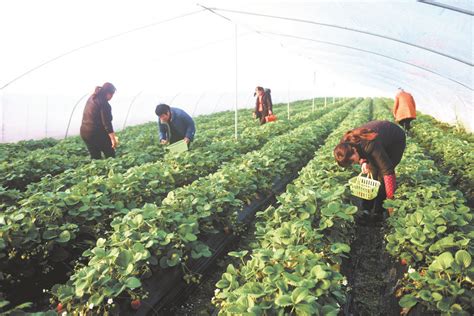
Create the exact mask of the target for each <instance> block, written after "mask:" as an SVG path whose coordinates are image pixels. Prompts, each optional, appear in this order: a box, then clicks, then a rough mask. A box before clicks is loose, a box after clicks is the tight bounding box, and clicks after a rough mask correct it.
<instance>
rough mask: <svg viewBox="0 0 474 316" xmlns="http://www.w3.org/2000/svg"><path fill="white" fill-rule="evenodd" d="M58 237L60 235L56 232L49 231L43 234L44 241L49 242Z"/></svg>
mask: <svg viewBox="0 0 474 316" xmlns="http://www.w3.org/2000/svg"><path fill="white" fill-rule="evenodd" d="M57 236H58V233H57V232H56V231H54V230H47V231H45V232H44V233H43V239H46V240H49V239H53V238H56V237H57Z"/></svg>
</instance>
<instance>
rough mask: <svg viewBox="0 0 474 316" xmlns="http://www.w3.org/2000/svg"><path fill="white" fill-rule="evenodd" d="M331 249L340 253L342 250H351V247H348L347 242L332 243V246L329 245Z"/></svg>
mask: <svg viewBox="0 0 474 316" xmlns="http://www.w3.org/2000/svg"><path fill="white" fill-rule="evenodd" d="M331 251H332V252H333V253H342V252H350V251H351V247H349V245H347V244H343V243H338V242H337V243H334V244H333V245H332V246H331Z"/></svg>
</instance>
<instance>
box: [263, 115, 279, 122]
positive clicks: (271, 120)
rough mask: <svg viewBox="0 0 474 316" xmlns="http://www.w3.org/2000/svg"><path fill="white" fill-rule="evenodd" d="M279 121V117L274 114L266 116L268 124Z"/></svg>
mask: <svg viewBox="0 0 474 316" xmlns="http://www.w3.org/2000/svg"><path fill="white" fill-rule="evenodd" d="M276 120H277V117H276V115H274V114H270V115H268V116H265V122H266V123H268V122H275V121H276Z"/></svg>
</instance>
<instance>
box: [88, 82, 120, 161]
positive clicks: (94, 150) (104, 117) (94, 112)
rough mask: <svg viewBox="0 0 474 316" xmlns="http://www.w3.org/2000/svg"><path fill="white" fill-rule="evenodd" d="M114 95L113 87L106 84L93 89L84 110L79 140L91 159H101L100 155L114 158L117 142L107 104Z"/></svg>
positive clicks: (109, 107) (109, 108) (110, 108)
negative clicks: (82, 141) (83, 144)
mask: <svg viewBox="0 0 474 316" xmlns="http://www.w3.org/2000/svg"><path fill="white" fill-rule="evenodd" d="M114 93H115V87H114V86H113V85H112V84H111V83H109V82H106V83H104V84H103V85H102V87H96V88H95V91H94V93H93V94H92V95H91V96H90V97H89V99H88V100H87V103H86V106H85V108H84V113H83V115H82V124H81V138H82V140H84V142H85V143H86V146H87V149H88V150H89V153H90V155H91V158H92V159H101V158H102V153H104V155H105V157H106V158H109V157H115V147H117V145H118V140H117V137H116V136H115V132H114V128H113V126H112V107H111V106H110V104H109V101H110V100H111V99H112V97H113V96H114Z"/></svg>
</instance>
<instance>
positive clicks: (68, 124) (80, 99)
mask: <svg viewBox="0 0 474 316" xmlns="http://www.w3.org/2000/svg"><path fill="white" fill-rule="evenodd" d="M88 94H89V93H86V94H84V95H83V96H82V97H80V98H79V100H77V102H76V104H74V107H73V108H72V111H71V115H70V116H69V122H68V123H67V127H66V134H65V135H64V138H65V139H66V137H67V133H68V132H69V126H70V125H71V120H72V115H73V114H74V110H76V107H77V105H78V104H79V103H80V102H81V101H82V99H84V98H85V97H86V96H87V95H88Z"/></svg>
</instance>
